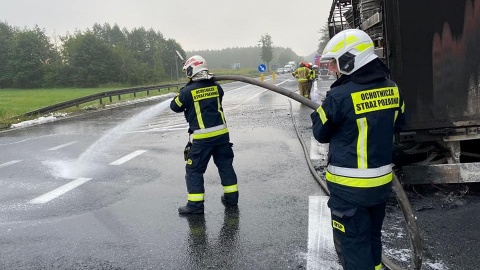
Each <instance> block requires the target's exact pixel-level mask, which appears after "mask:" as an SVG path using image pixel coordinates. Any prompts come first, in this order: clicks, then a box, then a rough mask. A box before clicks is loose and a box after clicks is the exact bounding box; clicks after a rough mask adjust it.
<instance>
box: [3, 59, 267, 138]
mask: <svg viewBox="0 0 480 270" xmlns="http://www.w3.org/2000/svg"><path fill="white" fill-rule="evenodd" d="M211 72H212V73H213V74H216V75H241V76H246V77H259V76H260V72H258V70H256V69H253V68H251V69H239V70H234V69H217V70H211ZM169 83H172V82H162V83H159V84H169ZM220 83H225V82H224V81H222V82H220ZM125 88H130V87H121V86H111V87H99V88H54V89H0V129H1V128H6V127H9V126H10V125H11V124H14V123H18V122H21V121H25V120H29V119H33V118H35V117H30V118H21V117H18V116H20V115H23V114H25V113H27V112H31V111H34V110H37V109H40V108H44V107H46V106H50V105H53V104H57V103H60V102H64V101H68V100H72V99H75V98H79V97H84V96H88V95H92V94H96V93H101V92H105V91H110V90H118V89H125ZM174 89H175V88H172V91H173V90H174ZM167 92H168V90H167V89H161V90H160V91H157V90H150V93H149V96H154V95H160V94H165V93H167ZM146 96H147V94H146V92H139V93H137V94H136V97H134V96H133V94H128V95H122V96H121V100H120V101H126V100H133V99H139V98H142V97H146ZM116 102H119V100H118V97H116V96H115V97H112V102H111V103H116ZM108 104H110V100H109V98H104V99H102V104H100V103H99V101H98V100H97V101H92V102H88V103H84V104H81V105H80V107H79V108H77V107H71V108H68V109H65V110H62V111H61V112H67V113H72V112H76V111H80V110H83V109H84V108H86V107H89V108H100V107H103V106H105V105H108Z"/></svg>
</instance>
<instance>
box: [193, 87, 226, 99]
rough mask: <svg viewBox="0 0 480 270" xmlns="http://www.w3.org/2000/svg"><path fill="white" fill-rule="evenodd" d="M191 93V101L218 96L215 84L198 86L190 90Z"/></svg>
mask: <svg viewBox="0 0 480 270" xmlns="http://www.w3.org/2000/svg"><path fill="white" fill-rule="evenodd" d="M191 93H192V97H193V101H199V100H202V99H207V98H215V97H218V96H220V95H219V94H218V88H217V86H209V87H204V88H198V89H195V90H192V92H191Z"/></svg>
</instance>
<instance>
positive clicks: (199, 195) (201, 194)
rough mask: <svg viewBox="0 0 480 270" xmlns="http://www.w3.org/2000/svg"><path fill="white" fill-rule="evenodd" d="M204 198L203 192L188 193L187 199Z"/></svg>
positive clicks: (193, 200) (200, 199)
mask: <svg viewBox="0 0 480 270" xmlns="http://www.w3.org/2000/svg"><path fill="white" fill-rule="evenodd" d="M204 198H205V193H194V194H191V193H188V200H189V201H191V202H203V201H204Z"/></svg>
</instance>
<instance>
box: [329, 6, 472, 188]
mask: <svg viewBox="0 0 480 270" xmlns="http://www.w3.org/2000/svg"><path fill="white" fill-rule="evenodd" d="M328 26H329V34H330V36H331V37H332V36H333V35H335V34H336V33H338V32H339V31H341V30H344V29H348V28H358V29H362V30H364V31H365V32H367V33H368V34H369V35H370V37H371V38H372V40H373V41H374V45H375V53H376V54H377V55H378V56H379V57H380V58H381V59H382V60H383V61H384V62H385V63H386V64H387V65H388V67H389V68H390V70H391V72H392V73H391V79H393V80H394V81H395V82H396V83H397V84H398V86H399V88H400V90H401V91H402V93H403V96H404V99H405V104H406V105H405V110H406V118H407V124H406V126H405V127H404V128H403V130H402V131H401V132H400V133H398V134H396V138H395V141H396V144H397V145H398V146H399V147H398V151H396V152H395V158H394V160H395V164H397V165H398V167H399V168H400V171H399V175H400V176H401V179H402V181H403V182H404V183H406V184H429V183H464V182H480V85H479V84H480V0H455V1H452V0H333V3H332V6H331V10H330V15H329V19H328Z"/></svg>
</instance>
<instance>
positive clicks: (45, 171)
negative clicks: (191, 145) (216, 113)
mask: <svg viewBox="0 0 480 270" xmlns="http://www.w3.org/2000/svg"><path fill="white" fill-rule="evenodd" d="M268 79H269V78H268ZM268 82H269V83H275V84H277V85H279V86H281V87H284V88H286V89H289V90H291V91H295V90H296V89H297V85H296V82H295V81H294V80H293V78H292V77H291V75H290V74H285V75H280V76H278V77H277V80H275V81H271V80H269V81H268ZM332 82H333V81H332V80H328V81H321V80H320V81H318V82H317V83H316V84H315V86H316V89H315V92H314V95H313V99H314V101H316V102H317V103H320V102H321V99H322V97H323V96H324V95H325V92H326V91H327V90H328V87H329V85H330V84H331V83H332ZM224 90H225V92H226V95H225V98H224V110H225V115H226V119H227V122H228V125H229V130H230V133H231V141H232V142H233V144H234V152H235V160H234V166H235V169H236V172H237V175H238V178H239V189H240V202H239V210H238V211H229V210H226V209H225V208H224V207H223V205H222V204H221V202H220V196H221V194H222V188H221V185H220V180H219V177H218V173H217V172H216V168H215V166H214V165H213V162H212V163H211V164H210V165H209V168H208V170H207V172H206V174H205V187H206V202H205V207H206V208H205V210H206V212H205V215H203V216H195V217H191V218H185V217H181V216H179V215H178V213H177V208H178V207H179V206H182V205H184V204H185V203H186V195H187V194H186V188H185V180H184V161H183V148H184V146H185V144H186V142H187V140H188V135H187V125H186V123H185V120H184V118H183V115H182V114H175V113H173V112H171V111H170V110H169V108H168V104H169V100H170V99H171V96H165V97H164V98H163V99H159V100H153V101H148V102H142V103H138V104H136V105H130V106H119V107H116V108H111V109H108V110H103V111H96V112H89V113H86V114H83V115H78V116H75V117H67V118H66V119H61V120H58V121H56V122H53V123H48V124H42V125H37V126H32V127H28V128H22V129H16V130H10V131H7V132H0V153H1V155H0V269H339V266H338V263H337V262H336V257H335V254H334V252H333V244H332V240H331V228H330V225H329V224H330V220H329V214H328V209H326V207H325V203H326V200H327V199H328V198H327V197H326V196H325V193H324V192H323V191H322V190H321V188H320V186H319V184H318V183H317V182H316V180H315V179H314V177H313V176H312V174H311V172H310V171H309V169H308V166H307V160H306V156H307V157H308V159H309V160H310V162H312V163H313V164H314V165H315V167H316V168H317V169H318V173H320V174H321V171H322V165H324V164H325V149H326V148H325V146H324V145H320V144H318V143H316V142H315V141H314V140H313V139H312V135H311V128H310V124H311V123H310V117H309V115H310V113H311V112H312V110H311V109H309V108H307V107H306V106H303V105H301V104H299V103H297V102H295V101H290V100H289V99H288V98H286V97H284V96H281V95H279V94H276V93H273V92H271V91H269V90H265V89H262V88H258V87H255V86H251V85H246V84H243V83H238V82H235V83H229V84H225V85H224ZM292 116H293V117H292ZM294 123H295V125H296V126H297V127H298V131H299V134H300V135H301V137H300V140H301V141H300V140H299V138H298V137H297V133H296V130H295V128H294V126H295V125H294ZM301 142H303V143H304V145H306V146H307V148H308V153H307V154H305V153H304V152H303V149H302V145H301ZM441 188H443V190H437V191H436V192H432V191H431V190H428V189H427V188H425V189H421V190H412V189H409V190H407V192H408V193H409V195H410V198H411V200H412V205H413V207H414V208H415V209H416V212H415V214H416V215H417V220H418V223H419V226H420V229H421V232H422V238H423V239H424V264H423V267H422V269H437V270H438V269H441V270H446V269H465V270H470V269H472V270H473V269H479V268H478V267H477V266H478V265H480V262H479V261H478V260H479V259H478V257H479V256H475V255H477V252H478V250H479V249H478V243H479V242H480V241H479V240H480V239H479V237H478V236H479V234H478V233H477V232H478V230H477V229H476V225H477V224H478V221H479V220H478V215H477V214H476V213H477V209H478V207H477V205H478V198H477V197H476V196H475V192H476V190H475V188H474V187H473V188H471V189H470V191H469V192H468V193H466V194H465V193H463V195H462V190H463V189H462V188H463V187H451V186H450V187H448V189H446V188H445V187H441ZM447 194H450V197H448V200H447V199H446V198H447V196H448V195H447ZM477 194H478V193H477ZM443 195H445V196H443ZM460 195H461V196H460ZM425 198H429V200H426V199H425ZM433 198H436V200H433ZM445 217H448V219H446V218H445ZM447 220H448V221H447ZM472 232H473V233H472ZM383 241H384V245H385V253H386V254H387V255H388V256H389V257H390V258H392V260H394V261H395V262H397V263H400V264H403V265H404V266H405V267H407V266H408V264H409V261H410V259H409V257H410V255H411V254H410V253H409V248H410V246H409V243H408V241H407V237H406V230H405V225H404V221H403V218H402V215H401V212H400V210H399V208H398V206H397V205H396V202H395V199H394V198H393V197H392V200H391V203H390V205H389V208H388V213H387V220H386V223H385V226H384V239H383Z"/></svg>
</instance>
